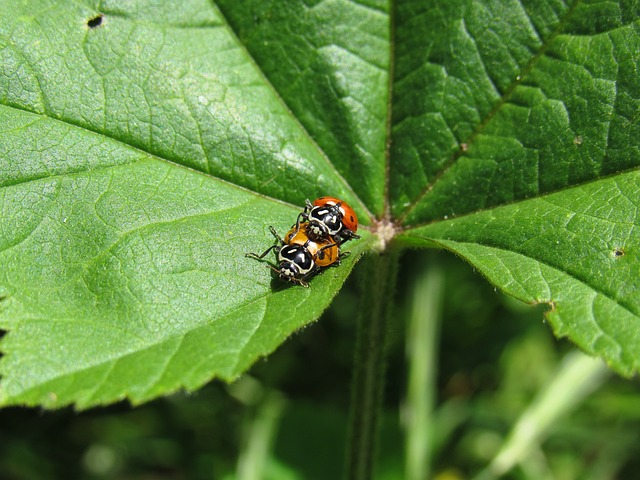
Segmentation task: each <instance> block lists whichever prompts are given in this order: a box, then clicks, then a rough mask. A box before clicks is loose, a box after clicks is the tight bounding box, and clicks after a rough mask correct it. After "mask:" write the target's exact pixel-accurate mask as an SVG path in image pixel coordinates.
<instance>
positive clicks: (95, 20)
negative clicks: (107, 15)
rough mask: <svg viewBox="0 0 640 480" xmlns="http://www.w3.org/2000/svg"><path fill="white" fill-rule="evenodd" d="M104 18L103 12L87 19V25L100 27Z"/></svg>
mask: <svg viewBox="0 0 640 480" xmlns="http://www.w3.org/2000/svg"><path fill="white" fill-rule="evenodd" d="M103 20H104V15H102V14H100V15H98V16H95V17H93V18H90V19H89V20H87V27H89V28H98V27H99V26H100V25H102V21H103Z"/></svg>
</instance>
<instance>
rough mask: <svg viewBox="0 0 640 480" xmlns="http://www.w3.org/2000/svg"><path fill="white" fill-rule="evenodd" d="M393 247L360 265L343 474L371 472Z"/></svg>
mask: <svg viewBox="0 0 640 480" xmlns="http://www.w3.org/2000/svg"><path fill="white" fill-rule="evenodd" d="M397 264H398V252H397V251H395V250H394V249H388V250H386V251H385V253H384V254H380V255H368V256H366V257H365V258H363V259H362V260H361V267H360V270H359V274H360V279H361V284H360V285H361V290H362V292H361V297H360V309H359V318H358V330H357V331H358V333H357V339H356V348H355V358H354V367H353V379H352V385H351V411H350V414H349V436H348V443H347V455H346V466H345V478H347V479H349V480H367V479H370V478H372V477H373V467H374V461H375V454H376V443H377V430H378V418H379V414H380V409H381V408H382V397H383V387H384V380H385V366H386V353H387V352H386V335H387V317H388V315H389V312H390V311H391V304H392V298H393V293H394V291H395V283H396V271H397Z"/></svg>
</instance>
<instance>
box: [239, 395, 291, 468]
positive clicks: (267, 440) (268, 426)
mask: <svg viewBox="0 0 640 480" xmlns="http://www.w3.org/2000/svg"><path fill="white" fill-rule="evenodd" d="M262 395H263V398H262V401H261V402H260V404H259V405H258V406H257V410H256V414H255V418H253V419H252V421H251V424H250V426H249V428H248V431H247V438H246V445H245V446H244V448H243V449H242V451H241V452H240V457H239V459H238V468H237V478H238V479H239V480H260V479H261V478H264V471H265V467H266V464H267V461H268V459H269V455H270V454H271V448H272V444H273V440H274V438H275V435H276V431H277V429H278V426H279V425H280V418H281V417H282V412H283V410H284V407H285V403H286V401H285V399H284V397H283V396H282V394H281V393H280V392H277V391H275V390H274V391H268V392H264V393H263V394H262Z"/></svg>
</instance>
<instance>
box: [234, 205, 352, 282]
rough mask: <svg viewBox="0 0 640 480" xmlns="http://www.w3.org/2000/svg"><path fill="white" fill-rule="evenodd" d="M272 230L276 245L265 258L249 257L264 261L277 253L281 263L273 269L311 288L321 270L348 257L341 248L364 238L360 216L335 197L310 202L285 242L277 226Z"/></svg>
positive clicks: (255, 255)
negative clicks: (311, 278)
mask: <svg viewBox="0 0 640 480" xmlns="http://www.w3.org/2000/svg"><path fill="white" fill-rule="evenodd" d="M269 229H270V230H271V233H272V234H273V236H274V237H275V238H276V244H274V245H272V246H271V247H269V248H268V249H267V250H265V251H264V252H263V253H262V255H258V254H255V253H247V256H248V257H252V258H255V259H258V260H261V259H262V258H264V257H265V256H266V255H267V254H268V253H269V252H270V251H271V250H274V251H275V252H276V256H277V262H278V264H277V266H273V265H269V268H271V269H272V270H274V271H275V272H276V273H277V274H278V276H279V277H280V278H281V279H282V280H288V281H290V282H293V283H298V284H300V285H302V286H303V287H308V286H309V285H308V284H307V282H306V281H305V280H306V279H307V278H309V277H311V276H312V275H314V274H315V273H317V272H318V271H320V269H322V268H324V267H329V266H335V265H338V264H339V263H340V258H341V257H344V254H343V253H340V246H341V245H342V244H343V243H344V242H346V241H348V240H351V239H354V238H360V236H359V235H357V234H356V231H357V230H358V217H357V216H356V213H355V212H354V211H353V209H352V208H351V207H350V206H349V205H348V204H346V203H345V202H343V201H342V200H339V199H337V198H334V197H320V198H318V199H316V200H314V202H313V204H312V203H311V202H310V201H309V200H307V201H306V202H305V209H304V211H302V212H301V213H300V214H299V215H298V218H297V220H296V223H295V225H294V226H293V227H291V229H290V230H289V231H288V232H287V234H286V235H285V237H284V239H283V238H281V237H280V235H278V233H277V232H276V230H275V229H274V228H273V227H269Z"/></svg>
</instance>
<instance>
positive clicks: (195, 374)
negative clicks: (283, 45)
mask: <svg viewBox="0 0 640 480" xmlns="http://www.w3.org/2000/svg"><path fill="white" fill-rule="evenodd" d="M100 7H101V8H100V10H98V4H91V3H64V2H63V3H59V2H47V1H30V2H13V3H12V4H11V5H8V6H7V7H6V8H5V10H4V11H3V12H2V13H1V14H0V15H2V19H1V20H0V52H2V59H3V74H2V75H1V76H0V78H1V80H0V82H2V83H1V84H0V85H2V89H1V90H0V91H1V92H3V93H2V97H1V100H2V105H0V138H2V142H0V157H1V158H2V165H3V167H2V170H1V177H0V187H1V188H0V212H2V221H1V223H0V225H1V227H0V265H2V268H1V269H0V328H3V329H5V330H7V331H8V333H7V334H6V336H5V337H4V338H3V339H2V351H3V353H4V357H3V358H2V361H1V363H0V372H1V374H2V376H3V379H2V388H1V390H0V402H1V403H3V404H6V405H8V404H27V405H37V404H41V405H45V406H49V407H53V406H60V405H65V404H69V403H75V404H76V405H77V406H78V407H80V408H84V407H88V406H91V405H96V404H104V403H110V402H113V401H115V400H117V399H122V398H129V399H130V400H131V401H132V402H134V403H138V402H142V401H145V400H148V399H150V398H153V397H155V396H157V395H161V394H165V393H167V392H171V391H173V390H176V389H178V388H187V389H189V390H192V389H195V388H197V387H199V386H200V385H202V384H203V383H205V382H206V381H208V380H210V379H211V378H213V377H220V378H223V379H226V380H232V379H234V378H236V377H237V376H238V375H240V374H241V373H242V372H243V371H244V370H245V369H246V368H247V367H248V366H249V365H251V363H253V362H254V361H255V360H256V359H257V358H259V357H260V356H264V355H266V354H268V353H270V352H272V351H273V350H274V349H275V348H276V347H277V346H278V345H279V344H280V343H282V342H283V341H284V340H285V339H286V338H287V337H288V336H289V335H291V334H292V333H293V332H295V331H296V330H297V329H299V328H301V327H303V326H304V325H306V324H308V323H309V322H311V321H313V320H315V319H317V318H318V316H319V315H320V313H321V312H322V311H323V310H324V309H325V308H326V307H327V305H328V304H329V302H330V300H331V298H332V297H333V296H334V295H335V293H336V292H337V290H338V289H339V288H340V286H341V285H342V283H343V282H344V280H345V278H346V276H347V275H348V273H349V271H350V270H351V268H352V267H353V265H354V263H355V261H356V260H357V258H358V256H359V254H360V252H362V251H363V249H364V248H365V246H366V244H367V238H370V236H367V235H366V232H365V235H364V236H365V239H363V240H362V241H360V242H359V243H355V244H353V247H351V248H350V250H351V251H352V255H351V257H349V258H347V259H346V260H345V261H344V262H343V264H342V265H341V266H340V267H338V268H331V269H328V270H326V271H325V272H323V274H322V275H319V276H318V277H317V278H315V279H313V282H312V288H310V289H304V288H301V287H293V286H292V287H291V288H283V286H282V284H281V283H280V282H279V281H275V280H272V275H271V271H270V270H269V269H268V268H266V266H265V265H264V264H261V263H259V262H257V261H256V260H254V259H251V258H245V256H244V255H245V253H246V252H262V251H263V250H265V249H266V248H267V247H268V246H270V245H272V244H273V241H274V239H273V237H272V236H271V234H270V232H269V230H268V226H269V225H274V226H275V227H276V229H277V230H278V231H279V232H280V233H281V234H284V232H286V230H287V229H288V228H289V227H290V226H291V224H292V223H294V222H295V219H296V217H297V214H298V213H299V212H300V210H301V205H303V204H304V199H305V198H312V199H313V198H315V197H317V196H320V195H325V194H331V195H337V196H340V197H341V198H344V199H347V200H349V202H350V203H351V204H352V205H353V206H354V207H356V209H358V210H359V212H360V213H361V216H362V219H363V220H364V221H365V222H366V214H362V212H363V209H362V204H360V202H358V200H357V198H355V197H354V195H353V193H352V192H351V190H350V188H349V186H348V185H347V184H346V182H345V180H344V179H343V177H342V175H341V174H340V173H339V172H338V169H337V168H336V166H335V165H334V164H333V163H332V162H330V161H329V159H328V158H327V156H326V155H325V154H324V152H323V151H322V150H320V149H319V148H318V145H317V144H316V143H315V142H314V141H313V140H312V139H311V138H310V136H309V133H308V132H307V131H306V130H305V129H303V128H302V127H301V125H300V123H299V122H298V120H297V119H296V118H295V117H294V116H293V115H292V114H291V112H290V111H289V109H288V107H287V105H286V104H285V103H284V102H283V101H282V99H281V98H280V97H279V96H278V95H277V94H276V92H275V91H274V90H273V88H272V86H271V85H270V84H269V83H268V82H267V81H266V79H265V78H264V76H263V75H262V72H261V71H260V69H259V68H257V66H256V64H255V63H254V62H253V60H252V58H251V57H250V56H249V55H248V54H247V51H246V50H245V49H244V48H243V46H242V45H241V44H240V43H239V42H238V40H237V38H236V37H235V36H234V34H233V33H232V32H231V31H230V29H229V28H228V26H227V23H226V21H225V19H224V18H223V17H222V16H221V15H220V13H219V12H218V11H217V10H216V8H215V7H213V6H212V5H211V4H210V3H209V2H204V1H201V2H197V1H193V2H188V3H185V2H182V3H181V4H180V6H179V7H176V6H175V5H169V4H168V3H166V2H157V3H154V2H139V3H137V4H133V3H132V2H128V1H127V2H121V3H118V2H110V3H109V4H108V5H107V4H104V5H100ZM100 15H102V16H101V17H100ZM96 18H100V19H101V20H100V22H96V21H95V19H96ZM98 23H99V25H97V24H98ZM96 25H97V26H96ZM91 26H93V27H91ZM338 163H339V162H338ZM267 196H268V197H271V198H270V199H269V198H268V197H267ZM276 198H277V199H279V200H281V201H286V202H291V203H293V205H286V204H283V203H281V202H280V201H275V200H274V199H276ZM267 258H268V259H273V258H274V257H272V256H270V257H267Z"/></svg>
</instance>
